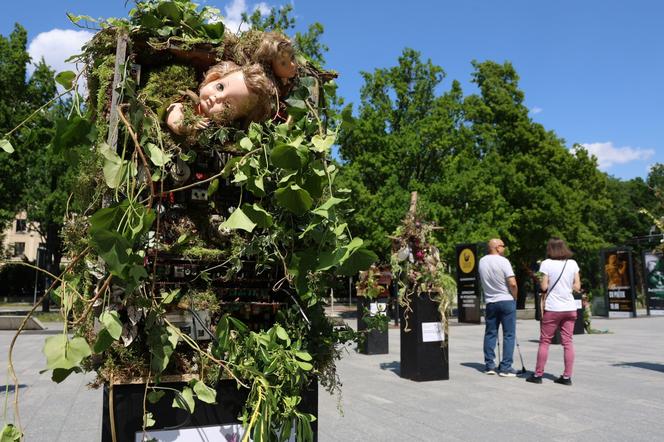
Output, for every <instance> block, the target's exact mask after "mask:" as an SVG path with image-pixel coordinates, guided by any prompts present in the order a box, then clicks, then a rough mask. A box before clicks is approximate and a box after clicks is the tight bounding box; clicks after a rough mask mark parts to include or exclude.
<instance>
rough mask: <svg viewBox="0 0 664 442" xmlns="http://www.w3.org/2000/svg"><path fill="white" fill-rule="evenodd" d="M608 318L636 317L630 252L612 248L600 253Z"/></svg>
mask: <svg viewBox="0 0 664 442" xmlns="http://www.w3.org/2000/svg"><path fill="white" fill-rule="evenodd" d="M600 257H601V259H600V262H601V264H602V266H603V271H602V275H603V279H604V287H605V296H606V302H607V306H608V312H609V318H633V317H635V316H636V290H635V287H634V269H633V263H632V251H631V250H629V249H622V248H614V249H605V250H602V251H601V252H600Z"/></svg>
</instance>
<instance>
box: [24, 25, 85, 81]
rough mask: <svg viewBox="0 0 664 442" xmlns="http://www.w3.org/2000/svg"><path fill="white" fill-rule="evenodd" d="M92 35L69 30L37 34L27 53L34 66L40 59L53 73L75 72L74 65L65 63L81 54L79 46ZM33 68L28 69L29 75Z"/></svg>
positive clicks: (54, 30)
mask: <svg viewBox="0 0 664 442" xmlns="http://www.w3.org/2000/svg"><path fill="white" fill-rule="evenodd" d="M93 35H94V34H92V33H91V32H88V31H83V30H81V31H73V30H71V29H51V30H50V31H48V32H42V33H41V34H38V35H37V36H36V37H35V38H34V39H33V40H32V41H31V42H30V45H29V46H28V53H29V54H30V57H32V62H33V63H34V64H37V63H39V61H40V60H41V58H42V57H44V60H45V61H46V64H48V65H49V66H50V67H51V68H52V69H53V70H55V72H56V73H57V72H62V71H70V70H73V71H76V66H75V64H74V63H65V60H66V59H68V58H69V57H71V56H72V55H76V54H80V53H81V46H83V45H84V44H85V43H86V42H87V41H88V40H90V39H91V38H92V36H93ZM33 71H34V66H30V67H29V68H28V74H29V75H31V74H32V72H33Z"/></svg>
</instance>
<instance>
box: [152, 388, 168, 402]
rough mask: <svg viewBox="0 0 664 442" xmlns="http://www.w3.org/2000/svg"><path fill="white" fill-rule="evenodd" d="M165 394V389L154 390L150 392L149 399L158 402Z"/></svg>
mask: <svg viewBox="0 0 664 442" xmlns="http://www.w3.org/2000/svg"><path fill="white" fill-rule="evenodd" d="M165 394H166V392H165V391H164V390H152V391H150V392H149V393H148V401H150V403H151V404H156V403H157V402H159V401H160V400H161V398H162V397H164V395H165Z"/></svg>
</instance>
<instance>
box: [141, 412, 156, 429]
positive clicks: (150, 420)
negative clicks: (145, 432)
mask: <svg viewBox="0 0 664 442" xmlns="http://www.w3.org/2000/svg"><path fill="white" fill-rule="evenodd" d="M156 423H157V421H155V420H154V417H153V416H152V413H150V412H149V411H148V412H146V413H145V414H144V415H143V425H144V426H145V428H150V427H152V426H153V425H154V424H156Z"/></svg>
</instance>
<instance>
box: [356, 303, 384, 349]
mask: <svg viewBox="0 0 664 442" xmlns="http://www.w3.org/2000/svg"><path fill="white" fill-rule="evenodd" d="M388 301H389V298H387V297H380V298H376V299H367V298H364V297H360V298H359V301H358V303H357V331H363V330H366V329H367V325H366V324H365V323H364V321H363V320H362V317H363V316H364V312H365V310H367V311H368V312H369V314H370V315H386V314H387V307H388ZM357 349H358V351H359V352H360V353H362V354H365V355H383V354H387V353H389V352H390V350H389V337H388V333H387V330H385V331H380V330H371V331H369V332H367V333H366V334H365V335H364V337H363V339H362V340H361V341H360V343H359V345H358V347H357Z"/></svg>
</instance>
